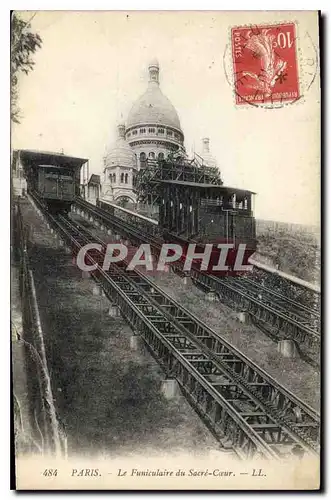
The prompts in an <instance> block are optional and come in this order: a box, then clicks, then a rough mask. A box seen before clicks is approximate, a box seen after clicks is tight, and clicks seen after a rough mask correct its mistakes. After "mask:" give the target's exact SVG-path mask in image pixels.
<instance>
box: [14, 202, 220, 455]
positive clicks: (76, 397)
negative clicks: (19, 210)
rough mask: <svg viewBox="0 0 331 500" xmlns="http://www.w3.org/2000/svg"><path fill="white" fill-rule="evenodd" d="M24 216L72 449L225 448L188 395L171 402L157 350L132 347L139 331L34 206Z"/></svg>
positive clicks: (55, 386)
mask: <svg viewBox="0 0 331 500" xmlns="http://www.w3.org/2000/svg"><path fill="white" fill-rule="evenodd" d="M23 213H24V219H25V222H26V224H28V225H29V226H30V231H31V235H32V239H33V242H34V246H33V248H32V250H31V265H32V268H33V270H34V277H35V284H36V290H37V297H38V302H39V308H40V315H41V320H42V324H43V330H44V340H45V345H46V351H47V357H48V363H49V370H50V374H51V379H52V385H53V393H54V395H55V400H56V401H55V404H56V407H57V412H58V418H59V420H60V422H61V424H62V425H63V426H64V427H65V431H66V433H67V436H68V444H69V452H70V453H72V454H76V453H79V454H82V453H86V454H88V455H89V456H91V455H92V454H94V453H95V454H100V453H102V454H104V455H106V456H107V455H108V454H111V455H112V456H114V455H117V454H123V453H125V454H136V453H139V452H142V453H144V454H149V455H151V454H155V455H158V456H159V455H160V454H162V453H171V454H172V455H173V454H176V453H189V454H191V455H200V454H210V453H213V454H215V453H216V454H218V453H219V451H218V450H219V446H218V443H217V442H216V441H215V439H214V438H213V436H212V435H211V434H210V432H209V431H208V429H207V428H206V427H205V426H204V424H203V423H202V422H201V420H200V419H199V417H198V416H197V415H196V414H195V412H194V411H193V410H192V408H191V407H190V405H189V404H188V403H187V401H186V399H185V398H184V397H183V396H179V397H178V398H176V399H175V400H172V401H167V400H166V399H165V398H164V397H163V396H162V394H161V392H160V386H161V382H162V380H164V374H163V373H162V371H161V369H160V368H159V366H158V364H157V363H156V362H155V361H154V360H153V358H152V357H151V356H149V355H148V354H146V353H144V352H142V351H133V350H131V349H130V337H131V336H132V331H131V330H130V328H129V327H128V326H127V324H126V323H125V322H124V321H123V320H122V319H121V318H114V317H110V316H109V315H108V314H107V312H108V308H109V302H108V300H107V299H106V298H104V297H101V296H95V295H93V294H92V289H93V281H92V280H89V279H85V280H84V279H83V278H82V277H81V273H80V271H79V270H78V269H77V267H76V266H74V265H73V264H72V259H71V256H70V255H67V254H66V253H65V252H64V249H63V248H62V247H60V248H59V247H58V245H57V243H56V239H55V237H54V236H53V235H51V234H50V232H49V231H48V230H47V228H46V226H45V224H44V223H43V222H42V220H41V219H40V217H39V216H38V215H36V213H35V211H34V209H33V208H32V207H31V206H30V205H29V204H26V206H25V208H24V211H23Z"/></svg>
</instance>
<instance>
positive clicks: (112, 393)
mask: <svg viewBox="0 0 331 500" xmlns="http://www.w3.org/2000/svg"><path fill="white" fill-rule="evenodd" d="M319 23H320V19H319V13H318V12H317V11H316V12H315V11H281V12H280V11H279V12H277V11H245V12H240V11H236V12H235V11H233V12H231V11H205V12H204V11H82V12H80V11H27V12H25V11H15V12H13V13H12V16H11V122H12V128H11V130H12V135H11V349H12V423H13V429H14V432H13V434H14V436H13V443H12V444H13V450H14V460H15V476H16V483H15V484H14V485H13V488H16V489H18V490H220V491H222V490H273V489H274V490H318V489H319V488H320V426H321V420H320V400H321V394H320V378H321V373H320V357H321V352H320V347H321V345H320V339H321V325H320V302H321V289H320V213H319V210H320V163H321V158H320V155H321V152H320V135H321V130H320V128H321V121H320V120H321V119H320V115H321V101H320V96H321V92H320V83H321V82H320V60H319V58H320V30H319Z"/></svg>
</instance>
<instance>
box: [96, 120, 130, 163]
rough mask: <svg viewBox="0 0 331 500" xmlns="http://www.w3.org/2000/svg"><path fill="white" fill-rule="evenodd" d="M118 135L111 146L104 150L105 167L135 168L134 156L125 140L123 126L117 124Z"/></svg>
mask: <svg viewBox="0 0 331 500" xmlns="http://www.w3.org/2000/svg"><path fill="white" fill-rule="evenodd" d="M117 129H118V137H117V139H116V142H115V143H114V144H113V146H112V147H111V148H110V149H109V150H108V151H107V152H106V155H105V159H104V160H105V168H111V167H116V166H120V167H129V168H136V156H135V154H134V152H133V150H132V148H131V147H130V146H129V144H128V143H127V142H126V140H125V126H124V125H123V124H120V125H118V127H117Z"/></svg>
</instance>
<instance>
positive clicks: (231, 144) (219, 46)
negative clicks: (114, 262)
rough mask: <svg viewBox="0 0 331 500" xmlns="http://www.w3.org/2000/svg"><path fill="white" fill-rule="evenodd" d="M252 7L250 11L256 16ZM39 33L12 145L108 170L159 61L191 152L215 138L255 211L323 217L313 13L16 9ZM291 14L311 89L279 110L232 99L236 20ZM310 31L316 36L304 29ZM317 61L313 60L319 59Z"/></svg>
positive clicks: (217, 151) (215, 150)
mask: <svg viewBox="0 0 331 500" xmlns="http://www.w3.org/2000/svg"><path fill="white" fill-rule="evenodd" d="M253 15H254V19H252V16H253ZM20 16H21V17H22V18H24V19H26V20H29V19H31V17H32V16H34V17H33V19H32V21H31V29H32V30H33V31H35V32H38V33H39V35H40V36H41V38H42V41H43V44H42V48H41V49H40V50H39V51H38V52H36V54H35V55H34V61H35V68H34V70H33V71H32V72H31V73H29V75H27V76H25V75H22V76H21V77H20V80H19V105H20V108H21V110H22V118H21V123H20V124H19V125H15V126H14V127H13V129H12V147H13V148H26V149H38V150H46V151H57V152H61V151H62V150H63V152H64V153H65V154H68V155H73V156H79V157H86V158H89V160H90V174H91V173H97V174H100V173H102V169H103V164H102V158H103V155H104V152H105V148H107V147H108V148H109V147H111V144H112V143H113V142H114V140H115V138H116V124H117V123H118V122H119V121H121V120H124V121H125V120H126V118H127V115H128V113H129V110H130V108H131V106H132V104H133V103H134V101H135V100H136V99H137V98H138V97H139V96H140V95H141V94H142V93H143V92H144V90H145V89H146V86H147V81H148V71H147V66H148V62H149V61H150V60H151V59H152V58H155V57H156V58H157V59H158V61H159V64H160V85H161V89H162V91H163V93H164V94H165V95H166V96H167V97H168V98H169V99H170V101H171V102H172V104H173V105H174V106H175V108H176V110H177V112H178V115H179V118H180V122H181V126H182V130H183V132H184V135H185V147H186V150H187V152H188V154H189V155H191V154H192V152H193V151H196V152H198V153H199V152H200V150H201V139H202V137H209V138H210V147H211V153H212V154H213V155H214V156H215V157H216V159H217V162H218V165H219V168H220V170H221V172H222V177H223V181H224V184H226V185H229V186H235V187H238V188H245V189H249V190H252V191H254V192H256V193H257V195H256V197H255V216H256V217H257V218H261V219H270V220H278V221H285V222H293V223H301V224H309V225H310V224H312V225H315V224H318V223H319V205H320V199H319V183H320V94H319V73H318V71H317V75H316V77H315V79H314V81H313V83H312V84H311V85H310V87H309V89H308V86H309V85H308V83H309V84H310V80H309V82H308V76H307V73H306V72H305V65H307V61H308V60H310V59H311V60H313V58H314V54H316V53H315V52H314V50H313V49H312V44H315V46H316V47H318V27H317V26H318V25H317V15H316V14H315V13H314V12H309V11H308V12H305V13H303V12H296V13H290V12H285V13H284V12H278V13H273V12H253V13H252V12H212V11H209V12H169V11H168V12H166V11H163V12H157V11H156V12H143V11H140V12H135V11H128V12H121V11H117V12H105V11H99V12H98V11H86V12H78V11H76V12H75V11H48V12H47V11H38V12H37V13H36V14H35V15H34V13H33V12H21V13H20ZM284 19H286V20H287V21H292V20H295V21H296V23H297V27H298V40H297V44H298V48H300V50H301V52H298V66H299V72H300V79H301V85H302V89H303V93H304V97H303V99H302V100H300V101H299V102H297V103H295V104H292V105H287V106H284V107H282V108H280V109H261V108H254V107H253V106H249V105H245V106H238V105H236V104H235V99H234V92H233V86H232V84H231V75H230V73H231V69H230V68H231V50H229V47H230V35H229V34H230V28H231V26H237V25H246V24H252V23H253V22H254V23H257V24H258V23H266V22H271V21H272V22H281V21H284ZM307 33H308V34H309V37H307V36H306V35H307ZM315 59H316V57H315Z"/></svg>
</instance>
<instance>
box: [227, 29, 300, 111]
mask: <svg viewBox="0 0 331 500" xmlns="http://www.w3.org/2000/svg"><path fill="white" fill-rule="evenodd" d="M295 28H296V26H295V23H284V24H278V25H270V26H268V25H266V26H243V27H236V28H232V30H231V43H232V57H233V73H234V85H235V93H236V104H253V105H259V104H262V103H263V104H264V103H269V104H276V103H277V104H278V105H279V104H280V103H285V102H288V101H296V100H298V99H299V98H300V89H299V77H298V64H297V47H296V42H297V40H296V30H295Z"/></svg>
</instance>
